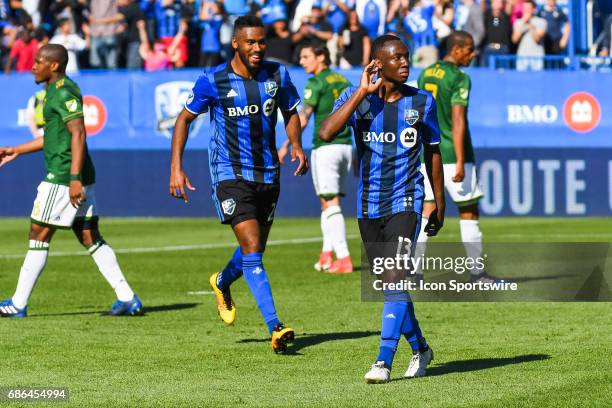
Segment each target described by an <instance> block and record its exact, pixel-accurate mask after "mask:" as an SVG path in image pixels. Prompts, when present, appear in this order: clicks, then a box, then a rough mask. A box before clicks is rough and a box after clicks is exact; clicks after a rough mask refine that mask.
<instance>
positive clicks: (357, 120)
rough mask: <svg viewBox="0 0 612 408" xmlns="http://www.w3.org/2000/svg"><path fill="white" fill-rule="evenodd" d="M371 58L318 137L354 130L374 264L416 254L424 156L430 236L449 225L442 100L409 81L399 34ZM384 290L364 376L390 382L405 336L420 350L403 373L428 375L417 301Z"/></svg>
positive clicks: (364, 223) (364, 233)
mask: <svg viewBox="0 0 612 408" xmlns="http://www.w3.org/2000/svg"><path fill="white" fill-rule="evenodd" d="M371 55H372V57H373V58H374V59H373V60H372V62H370V64H368V65H367V66H366V67H365V69H364V71H363V73H362V75H361V82H360V85H359V87H351V88H348V89H347V90H345V91H344V93H343V94H342V95H340V97H339V98H338V100H337V101H336V104H335V106H334V111H333V113H332V114H331V116H330V117H329V118H327V119H326V120H325V121H324V122H323V123H322V124H321V127H320V128H319V137H321V139H323V140H326V141H330V140H332V139H333V138H334V137H335V135H336V134H338V133H339V132H340V131H341V130H342V129H343V128H344V126H345V125H348V126H349V127H351V128H352V129H353V134H354V137H355V142H356V145H357V155H358V158H359V167H360V168H359V174H360V179H359V192H358V201H357V210H358V218H359V220H358V221H359V231H360V233H361V239H362V241H363V242H364V246H365V248H366V253H367V256H368V259H369V260H370V264H372V260H373V259H374V258H375V257H376V256H378V255H380V254H381V253H380V251H382V255H384V256H389V255H390V256H394V255H395V254H396V251H395V248H397V250H399V249H401V248H404V247H405V245H406V243H407V245H408V248H409V251H410V252H411V253H412V254H413V253H414V243H416V241H417V236H418V233H419V225H420V222H421V211H422V208H423V196H424V191H423V190H424V189H423V176H422V175H421V174H420V172H419V167H420V164H421V163H420V156H421V153H423V156H424V160H425V167H426V169H427V175H428V178H429V179H430V182H431V185H432V186H433V190H434V196H435V202H436V205H437V207H436V208H434V210H433V212H432V214H431V215H430V216H429V221H428V224H427V226H426V228H425V230H426V231H427V233H428V234H429V235H436V234H437V233H438V230H439V229H440V228H441V227H442V224H443V222H444V209H445V202H444V190H443V189H444V185H443V172H442V159H441V156H440V150H439V148H438V144H439V143H440V130H439V127H438V121H437V116H436V103H435V100H434V99H433V97H432V96H431V94H429V93H427V92H424V91H421V90H419V89H416V88H412V87H410V86H408V85H406V84H405V82H406V80H407V79H408V73H409V66H410V56H409V52H408V48H407V47H406V45H405V44H404V43H403V42H402V41H401V40H400V39H399V38H398V37H396V36H393V35H383V36H380V37H378V38H377V39H376V40H375V41H374V43H373V44H372V53H371ZM376 76H378V78H376ZM375 78H376V79H375ZM385 244H390V245H385ZM389 246H392V247H393V248H394V249H393V254H392V255H391V254H390V253H389V252H387V249H388V247H389ZM381 247H383V248H381ZM389 272H390V275H387V278H389V277H391V278H392V281H393V282H397V281H398V277H399V275H397V272H396V271H389ZM383 293H384V300H385V301H384V305H383V313H382V330H381V341H380V350H379V354H378V357H377V358H376V362H375V364H374V365H372V369H371V370H370V371H368V373H367V374H366V376H365V379H366V381H367V382H368V383H383V382H388V381H390V376H391V366H392V364H393V357H394V356H395V351H396V350H397V345H398V342H399V339H400V337H401V335H402V334H403V335H404V336H405V337H406V339H407V340H408V342H409V343H410V346H411V348H412V351H413V358H412V359H411V361H410V364H409V366H408V369H407V371H406V373H405V374H404V376H405V377H408V378H413V377H420V376H423V375H425V369H426V368H427V365H428V364H429V362H430V361H431V359H432V358H433V353H432V350H431V348H429V346H428V345H427V342H426V341H425V338H424V337H423V335H422V333H421V329H420V327H419V323H418V321H417V319H416V316H415V313H414V306H413V304H412V302H411V301H410V297H409V296H408V293H407V292H406V291H399V290H385V291H384V292H383Z"/></svg>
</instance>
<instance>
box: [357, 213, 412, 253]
mask: <svg viewBox="0 0 612 408" xmlns="http://www.w3.org/2000/svg"><path fill="white" fill-rule="evenodd" d="M420 229H421V214H417V213H415V212H414V211H406V212H401V213H397V214H393V215H389V216H386V217H381V218H372V219H368V218H360V219H359V232H360V233H361V240H362V241H363V244H364V249H365V252H366V255H367V258H368V261H369V262H370V263H371V262H372V261H373V259H374V258H376V257H394V256H395V255H396V254H400V253H402V254H406V253H407V252H410V254H411V255H414V250H415V248H416V242H417V239H418V237H419V232H420Z"/></svg>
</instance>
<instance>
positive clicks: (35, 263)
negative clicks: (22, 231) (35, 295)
mask: <svg viewBox="0 0 612 408" xmlns="http://www.w3.org/2000/svg"><path fill="white" fill-rule="evenodd" d="M48 256H49V243H48V242H42V241H35V240H30V250H29V251H28V253H27V254H26V257H25V259H24V261H23V265H22V267H21V271H20V272H19V280H18V281H17V289H15V294H14V295H13V298H12V300H13V304H14V305H15V307H16V308H18V309H23V308H24V307H26V305H27V304H28V299H29V298H30V295H31V294H32V289H34V285H36V281H37V280H38V277H39V276H40V273H41V272H42V271H43V269H44V268H45V265H46V264H47V257H48Z"/></svg>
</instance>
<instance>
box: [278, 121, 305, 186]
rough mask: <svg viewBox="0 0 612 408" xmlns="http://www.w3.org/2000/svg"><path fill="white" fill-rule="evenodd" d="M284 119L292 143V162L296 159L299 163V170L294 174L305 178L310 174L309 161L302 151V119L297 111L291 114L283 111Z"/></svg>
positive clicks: (288, 137)
mask: <svg viewBox="0 0 612 408" xmlns="http://www.w3.org/2000/svg"><path fill="white" fill-rule="evenodd" d="M283 119H284V120H285V131H286V132H287V139H288V140H289V143H291V146H292V148H291V161H292V162H294V161H296V159H297V160H298V161H299V164H298V168H297V169H296V170H295V172H294V173H293V175H294V176H303V175H304V174H306V173H308V159H307V158H306V154H305V153H304V150H303V149H302V127H301V126H300V117H299V115H298V113H297V110H296V109H293V110H291V111H289V112H285V111H283Z"/></svg>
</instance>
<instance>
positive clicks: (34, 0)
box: [21, 0, 41, 27]
mask: <svg viewBox="0 0 612 408" xmlns="http://www.w3.org/2000/svg"><path fill="white" fill-rule="evenodd" d="M21 9H23V11H24V12H25V13H26V14H27V15H28V16H30V18H31V19H32V24H34V27H39V26H40V23H41V18H40V11H39V0H21Z"/></svg>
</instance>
